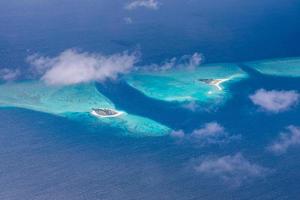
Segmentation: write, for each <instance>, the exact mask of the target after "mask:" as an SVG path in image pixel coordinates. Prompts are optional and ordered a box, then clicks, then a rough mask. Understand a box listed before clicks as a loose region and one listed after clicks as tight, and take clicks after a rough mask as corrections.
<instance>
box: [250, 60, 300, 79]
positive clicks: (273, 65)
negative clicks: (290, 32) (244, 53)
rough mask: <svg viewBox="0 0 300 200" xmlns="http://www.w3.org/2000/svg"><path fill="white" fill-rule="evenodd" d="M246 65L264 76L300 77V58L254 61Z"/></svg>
mask: <svg viewBox="0 0 300 200" xmlns="http://www.w3.org/2000/svg"><path fill="white" fill-rule="evenodd" d="M246 65H247V66H250V67H252V68H254V69H255V70H257V71H258V72H260V73H262V74H267V75H275V76H290V77H300V57H296V58H282V59H270V60H261V61H253V62H248V63H246Z"/></svg>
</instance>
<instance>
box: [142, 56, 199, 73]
mask: <svg viewBox="0 0 300 200" xmlns="http://www.w3.org/2000/svg"><path fill="white" fill-rule="evenodd" d="M202 61H203V55H202V54H200V53H198V52H196V53H194V54H192V55H184V56H182V57H180V58H176V57H173V58H171V59H167V60H166V61H164V62H163V63H161V64H151V65H148V66H144V68H145V69H146V70H149V71H167V70H171V69H186V70H194V69H195V68H196V67H198V66H199V65H200V64H201V63H202Z"/></svg>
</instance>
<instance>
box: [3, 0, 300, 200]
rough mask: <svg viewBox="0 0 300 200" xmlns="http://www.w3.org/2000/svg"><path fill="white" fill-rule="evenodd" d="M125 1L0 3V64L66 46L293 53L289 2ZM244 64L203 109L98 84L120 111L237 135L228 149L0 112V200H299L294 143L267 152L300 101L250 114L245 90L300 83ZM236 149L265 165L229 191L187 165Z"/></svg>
mask: <svg viewBox="0 0 300 200" xmlns="http://www.w3.org/2000/svg"><path fill="white" fill-rule="evenodd" d="M125 3H126V2H124V1H117V0H116V1H105V0H101V1H96V0H89V1H82V0H75V1H69V0H63V1H56V0H54V1H44V2H41V1H38V0H28V1H18V0H11V1H0V67H1V68H4V67H5V68H16V67H17V68H21V69H22V70H23V71H25V72H26V71H27V68H28V64H27V63H26V62H25V59H26V57H27V56H28V55H31V54H32V53H41V54H43V55H46V56H54V55H57V54H59V53H60V52H62V51H63V50H65V49H68V48H73V47H75V48H80V49H82V50H83V51H88V52H102V53H105V54H111V53H116V52H120V51H124V50H129V51H131V50H136V49H138V50H139V51H140V52H141V53H142V60H141V64H143V63H158V62H161V61H163V60H165V59H167V58H170V57H174V56H178V57H180V56H182V55H185V54H192V53H193V52H196V51H197V52H201V53H203V54H204V56H205V60H206V62H225V61H226V62H234V63H240V62H242V61H246V60H256V59H265V58H276V57H290V56H299V55H300V48H299V44H300V38H299V37H298V35H300V26H299V19H300V2H299V1H297V0H285V1H283V0H278V1H276V2H275V1H271V0H260V1H258V0H254V1H238V0H225V1H222V2H220V1H206V0H205V1H203V0H201V1H196V0H188V1H185V2H182V1H179V0H165V1H162V6H161V7H160V9H158V10H156V11H152V10H147V9H138V10H135V11H126V10H124V9H123V7H124V4H125ZM124 17H131V18H132V19H133V23H132V24H126V23H124V20H123V18H124ZM240 66H241V68H242V69H244V70H245V71H247V72H248V73H249V74H250V78H249V79H245V80H243V81H241V82H239V83H237V84H234V85H231V86H230V88H229V90H230V92H231V93H232V94H231V96H232V97H231V99H230V100H229V101H228V102H226V104H225V105H223V106H221V107H219V108H217V109H216V110H212V111H210V112H207V111H199V112H192V111H189V110H186V109H183V108H182V107H181V106H180V105H178V104H175V103H167V102H162V101H158V100H154V99H151V98H149V97H146V96H144V95H143V94H142V93H140V92H139V91H137V90H135V89H134V88H131V87H129V86H128V85H126V84H125V83H123V82H122V81H121V82H118V83H107V84H106V85H101V84H99V85H98V86H97V88H98V90H99V91H100V92H101V93H103V94H104V95H106V96H107V97H108V98H109V99H110V100H111V101H113V102H114V103H115V104H116V106H117V108H119V109H123V110H126V111H127V112H129V113H133V114H137V115H140V116H144V117H148V118H151V119H153V120H155V121H158V122H160V123H162V124H164V125H167V126H168V127H170V128H173V129H176V130H177V129H183V130H185V131H186V132H187V133H189V132H191V131H192V130H194V129H195V128H199V127H201V126H202V125H203V124H204V123H207V122H211V121H217V122H218V123H220V124H222V125H223V126H224V128H225V129H226V131H227V132H228V133H230V135H240V139H237V140H233V141H230V142H229V143H224V144H211V145H203V144H198V143H195V142H194V141H191V140H189V139H187V140H176V139H174V138H171V137H169V136H165V137H159V138H147V137H143V138H131V137H124V136H121V135H118V133H117V130H114V129H107V128H103V129H101V130H99V129H97V131H92V130H90V128H88V127H86V126H85V124H80V123H78V122H73V121H68V120H67V119H64V118H59V117H55V116H52V115H47V114H44V113H38V112H33V111H29V110H22V109H16V108H5V109H1V110H0V159H1V162H0V199H5V200H6V199H9V200H11V199H74V200H75V199H89V200H90V199H91V200H92V199H105V200H106V199H107V200H114V199H128V200H133V199H137V200H138V199H172V200H173V199H180V200H185V199H197V200H198V199H299V196H300V192H299V187H300V182H299V180H300V171H299V169H300V161H299V159H298V158H299V155H300V150H299V148H297V147H295V148H291V149H289V150H288V152H287V153H286V154H284V155H281V156H275V155H273V154H271V153H270V152H268V151H266V147H267V145H269V144H270V142H271V141H273V140H274V139H275V138H276V137H277V136H278V133H279V132H280V131H282V130H283V129H284V127H286V126H287V125H290V124H293V125H298V126H299V125H300V122H299V116H300V115H299V114H300V107H299V106H298V107H295V108H294V109H292V110H290V111H287V112H284V113H280V114H275V115H272V114H268V113H265V112H258V111H257V107H255V106H254V105H253V104H252V103H251V101H250V99H249V94H252V93H254V91H256V90H257V89H260V88H265V89H267V90H271V89H277V90H291V89H292V90H297V91H300V85H299V81H300V79H299V78H284V77H272V76H265V75H261V74H259V73H257V72H255V71H253V70H251V69H249V68H248V67H247V66H245V65H242V64H240ZM0 92H1V91H0ZM238 152H241V153H242V154H243V155H244V157H245V158H247V160H249V162H251V163H255V164H257V165H260V166H263V167H264V168H266V169H268V172H267V173H266V174H265V176H263V177H259V178H253V179H251V180H249V181H243V183H242V184H240V185H238V186H236V185H233V186H232V185H231V184H230V182H226V181H225V182H224V180H222V179H220V178H218V177H214V176H205V175H203V174H201V173H197V172H196V171H195V170H194V168H193V166H194V162H195V160H196V161H197V160H198V159H201V158H202V157H206V156H216V157H219V156H224V155H234V154H236V153H238Z"/></svg>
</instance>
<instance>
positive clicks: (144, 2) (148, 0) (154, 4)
mask: <svg viewBox="0 0 300 200" xmlns="http://www.w3.org/2000/svg"><path fill="white" fill-rule="evenodd" d="M159 6H160V3H159V2H158V1H157V0H135V1H132V2H130V3H128V4H127V5H126V6H125V9H127V10H133V9H137V8H139V7H144V8H148V9H152V10H157V9H158V8H159Z"/></svg>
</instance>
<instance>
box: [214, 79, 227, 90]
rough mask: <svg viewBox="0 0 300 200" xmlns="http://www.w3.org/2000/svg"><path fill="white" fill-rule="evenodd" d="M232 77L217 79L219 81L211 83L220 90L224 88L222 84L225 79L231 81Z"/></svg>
mask: <svg viewBox="0 0 300 200" xmlns="http://www.w3.org/2000/svg"><path fill="white" fill-rule="evenodd" d="M229 80H230V78H226V79H216V81H217V83H213V84H211V85H213V86H215V87H216V88H217V89H218V90H220V91H221V90H223V88H222V87H221V84H222V83H224V82H225V81H229Z"/></svg>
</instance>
